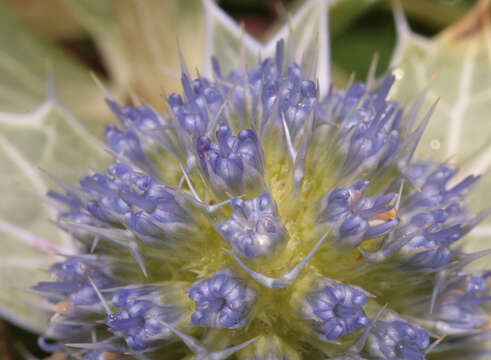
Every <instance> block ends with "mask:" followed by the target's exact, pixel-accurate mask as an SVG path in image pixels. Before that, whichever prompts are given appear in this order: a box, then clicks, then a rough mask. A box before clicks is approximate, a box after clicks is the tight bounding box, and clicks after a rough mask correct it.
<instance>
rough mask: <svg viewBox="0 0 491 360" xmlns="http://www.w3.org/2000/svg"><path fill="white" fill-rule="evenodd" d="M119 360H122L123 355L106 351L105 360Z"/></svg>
mask: <svg viewBox="0 0 491 360" xmlns="http://www.w3.org/2000/svg"><path fill="white" fill-rule="evenodd" d="M117 359H121V354H116V353H113V352H109V351H104V360H117Z"/></svg>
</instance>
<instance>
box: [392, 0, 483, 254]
mask: <svg viewBox="0 0 491 360" xmlns="http://www.w3.org/2000/svg"><path fill="white" fill-rule="evenodd" d="M489 19H490V18H489V1H480V2H479V3H478V5H476V6H475V8H473V9H472V10H471V11H470V12H469V13H468V14H467V16H465V17H464V18H463V19H462V20H460V21H459V22H457V23H456V24H454V25H453V26H451V27H450V28H448V29H446V30H445V31H444V32H443V33H441V34H440V35H438V36H436V37H435V38H434V39H426V38H422V37H420V36H418V35H416V34H414V33H412V32H411V30H410V29H409V27H408V25H407V22H406V20H405V18H404V15H403V14H402V12H401V11H400V10H397V11H396V25H397V30H398V36H399V39H398V44H397V47H396V51H395V53H394V57H393V61H392V63H393V66H394V73H395V75H396V78H398V80H399V81H398V82H397V83H396V86H395V87H394V92H393V93H392V96H393V97H395V98H396V99H398V100H400V101H402V102H408V101H410V100H411V99H415V98H416V97H417V95H418V94H419V93H421V92H422V91H423V89H424V88H425V87H427V86H428V85H431V86H430V90H429V94H428V96H427V99H426V101H427V106H430V104H431V103H432V102H434V101H435V99H436V98H437V97H440V102H439V104H438V106H437V108H436V111H435V113H434V114H433V116H432V120H431V121H430V124H429V126H428V129H427V130H426V132H425V134H424V136H423V139H422V141H421V144H420V146H419V148H418V151H419V156H420V157H422V158H424V159H427V160H434V161H437V160H440V161H441V160H442V159H449V162H450V163H451V164H455V165H457V166H459V167H460V168H461V174H460V176H461V177H462V176H465V175H467V174H469V173H473V174H482V173H488V172H489V171H490V170H491V135H490V134H491V122H490V121H489V109H490V107H491V88H490V84H491V26H490V24H489ZM432 78H433V80H432ZM489 186H491V177H490V176H485V178H484V179H483V180H482V181H481V184H480V185H479V186H478V187H477V188H476V189H475V191H474V196H473V197H471V205H472V207H473V208H474V210H479V209H483V208H484V207H486V206H489V204H490V203H491V196H490V195H489V194H490V193H489V191H488V190H487V189H489ZM487 224H488V225H486V222H485V223H484V225H482V226H481V227H480V228H477V229H476V230H475V231H474V232H472V233H471V237H472V236H474V237H479V238H480V239H479V241H474V242H472V245H471V248H474V249H476V247H477V248H482V247H488V246H489V236H491V226H490V224H491V222H490V221H489V220H488V221H487Z"/></svg>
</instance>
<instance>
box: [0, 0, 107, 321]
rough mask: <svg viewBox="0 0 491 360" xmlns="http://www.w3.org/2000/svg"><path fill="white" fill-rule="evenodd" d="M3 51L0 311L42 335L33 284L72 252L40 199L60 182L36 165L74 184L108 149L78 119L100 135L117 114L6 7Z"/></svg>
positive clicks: (1, 11) (1, 14) (1, 13)
mask: <svg viewBox="0 0 491 360" xmlns="http://www.w3.org/2000/svg"><path fill="white" fill-rule="evenodd" d="M0 49H1V50H0V173H1V174H2V176H1V178H0V197H1V198H2V201H1V203H0V235H1V237H2V253H1V254H2V255H1V261H0V267H1V271H0V314H1V316H2V317H4V318H7V319H9V320H11V321H12V322H14V323H15V324H17V325H19V326H22V327H25V328H29V329H31V330H35V331H38V330H41V329H42V328H44V327H45V326H46V324H47V322H46V315H45V314H46V313H45V312H42V311H39V310H40V307H42V304H43V301H42V300H41V299H38V298H37V297H36V296H35V295H34V294H33V293H32V292H29V287H30V286H32V285H34V284H36V283H37V282H38V281H39V280H42V279H46V278H47V276H48V274H47V271H46V270H47V269H48V268H49V266H50V264H51V263H53V262H54V261H55V260H57V259H59V254H64V253H69V252H73V251H74V248H73V244H72V242H71V240H70V239H69V237H68V236H67V235H66V234H63V233H61V232H60V231H58V230H57V228H56V227H55V226H54V225H53V224H51V223H50V220H53V219H54V218H55V216H56V212H55V211H54V210H53V209H50V207H49V206H48V205H47V204H46V203H45V200H43V197H44V196H45V193H46V191H47V190H48V189H49V188H52V187H54V185H55V184H54V183H53V182H52V181H48V179H47V177H46V176H45V175H44V174H43V173H42V171H41V170H39V169H38V167H41V168H43V169H45V170H46V171H47V172H49V173H51V174H54V175H56V176H58V177H59V178H60V179H62V180H64V181H66V182H69V183H72V184H75V183H76V182H77V179H78V177H79V176H81V175H82V174H83V173H85V172H86V171H87V169H90V168H100V167H101V166H103V165H104V164H105V163H106V162H107V161H108V160H107V155H106V154H105V152H104V148H103V146H102V145H101V144H100V143H99V142H98V140H96V139H95V138H94V137H93V136H92V135H91V134H90V133H89V132H87V130H85V128H84V127H83V126H82V125H81V124H80V123H78V121H77V120H76V118H80V119H82V121H83V124H85V125H87V126H88V128H90V129H91V130H92V131H95V132H96V133H98V134H102V128H103V126H104V125H105V123H106V122H107V119H109V118H110V117H111V118H112V116H111V115H110V112H109V111H108V110H107V108H106V106H105V104H104V101H103V95H102V93H101V91H100V90H99V89H98V88H97V86H96V84H95V83H94V82H93V80H92V79H91V78H90V75H89V73H88V71H87V70H86V69H85V68H83V67H82V66H81V65H80V64H78V63H77V62H76V61H74V60H73V59H71V58H70V57H69V56H67V55H66V54H64V53H63V52H61V51H60V50H58V49H57V48H56V47H55V46H54V45H52V44H50V43H49V42H47V41H46V40H45V39H44V38H42V37H41V36H39V35H37V34H36V33H35V32H34V31H32V30H31V29H30V28H28V27H27V26H25V25H24V24H22V22H21V21H19V20H18V19H17V18H16V17H15V16H14V14H13V13H12V12H11V11H10V10H8V9H7V8H5V7H4V5H0ZM46 63H48V64H50V67H51V71H49V73H51V74H52V76H53V77H54V81H55V85H54V86H56V90H57V93H58V94H59V96H60V98H59V100H58V99H56V98H55V95H54V93H53V91H51V90H50V91H49V92H48V98H47V99H46V94H45V92H46V89H45V88H46V83H47V81H46V77H47V76H46V72H47V71H46ZM52 88H53V87H52V86H50V89H52ZM40 104H41V105H40ZM61 104H63V105H64V106H62V105H61ZM67 108H69V109H70V111H73V113H74V115H72V114H71V113H70V112H68V111H67V110H66V109H67ZM32 109H34V110H32ZM27 110H31V112H27V113H26V111H27ZM14 113H15V114H14ZM75 115H76V117H75Z"/></svg>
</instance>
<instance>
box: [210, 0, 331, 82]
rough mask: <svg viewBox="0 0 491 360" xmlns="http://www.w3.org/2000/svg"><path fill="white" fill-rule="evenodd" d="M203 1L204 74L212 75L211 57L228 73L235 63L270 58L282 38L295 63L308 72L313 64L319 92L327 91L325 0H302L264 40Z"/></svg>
mask: <svg viewBox="0 0 491 360" xmlns="http://www.w3.org/2000/svg"><path fill="white" fill-rule="evenodd" d="M202 2H203V6H204V8H205V18H206V23H205V26H206V31H205V32H206V38H205V44H206V45H205V54H204V56H205V65H204V73H205V74H207V75H211V68H212V67H211V62H210V60H211V57H212V56H215V57H217V58H218V60H219V61H220V66H222V68H223V70H224V72H225V73H228V72H229V71H230V70H231V69H233V68H236V67H237V64H241V63H242V64H243V65H244V66H245V65H247V64H253V63H255V61H254V60H255V59H257V57H262V58H266V57H272V56H273V55H274V52H275V49H276V43H277V41H278V40H280V39H285V41H286V43H287V47H289V50H287V51H288V52H289V53H290V55H291V56H292V57H293V59H294V60H295V61H296V62H297V63H299V64H304V66H305V70H307V71H309V70H310V67H311V66H312V65H313V66H315V69H313V70H314V74H315V77H316V78H318V80H319V85H320V87H321V91H324V92H325V91H327V88H328V84H329V82H330V66H329V38H328V23H327V19H328V16H326V13H327V12H328V2H327V0H307V1H305V2H304V4H303V5H302V6H301V7H300V8H299V9H298V10H297V11H295V13H294V15H293V16H291V18H290V19H289V20H288V21H287V23H286V24H284V25H283V26H282V27H281V28H280V29H279V30H278V31H277V32H276V33H275V34H274V35H273V36H272V37H271V38H270V39H269V40H268V41H266V42H265V43H261V42H259V41H257V40H256V39H254V38H253V37H252V36H250V35H249V34H247V33H246V32H245V30H244V29H243V28H241V27H240V26H239V25H238V24H237V23H236V22H235V21H234V20H233V19H232V18H231V17H230V16H228V15H227V14H226V13H225V12H224V11H223V10H221V9H220V8H219V7H218V6H217V5H216V4H215V2H214V1H213V0H202ZM314 54H315V56H314ZM313 57H317V62H316V63H315V62H314V63H312V62H311V61H310V60H309V59H312V58H313ZM307 74H308V72H307Z"/></svg>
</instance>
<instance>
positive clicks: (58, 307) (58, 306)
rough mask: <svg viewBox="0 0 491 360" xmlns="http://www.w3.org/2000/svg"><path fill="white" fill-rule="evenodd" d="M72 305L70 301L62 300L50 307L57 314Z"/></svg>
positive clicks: (65, 310) (61, 313)
mask: <svg viewBox="0 0 491 360" xmlns="http://www.w3.org/2000/svg"><path fill="white" fill-rule="evenodd" d="M70 305H72V303H71V302H70V301H67V300H63V301H60V302H59V303H57V304H56V305H53V306H52V307H51V310H52V311H54V312H55V313H57V314H60V315H63V314H65V313H66V312H67V310H68V308H69V307H70Z"/></svg>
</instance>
